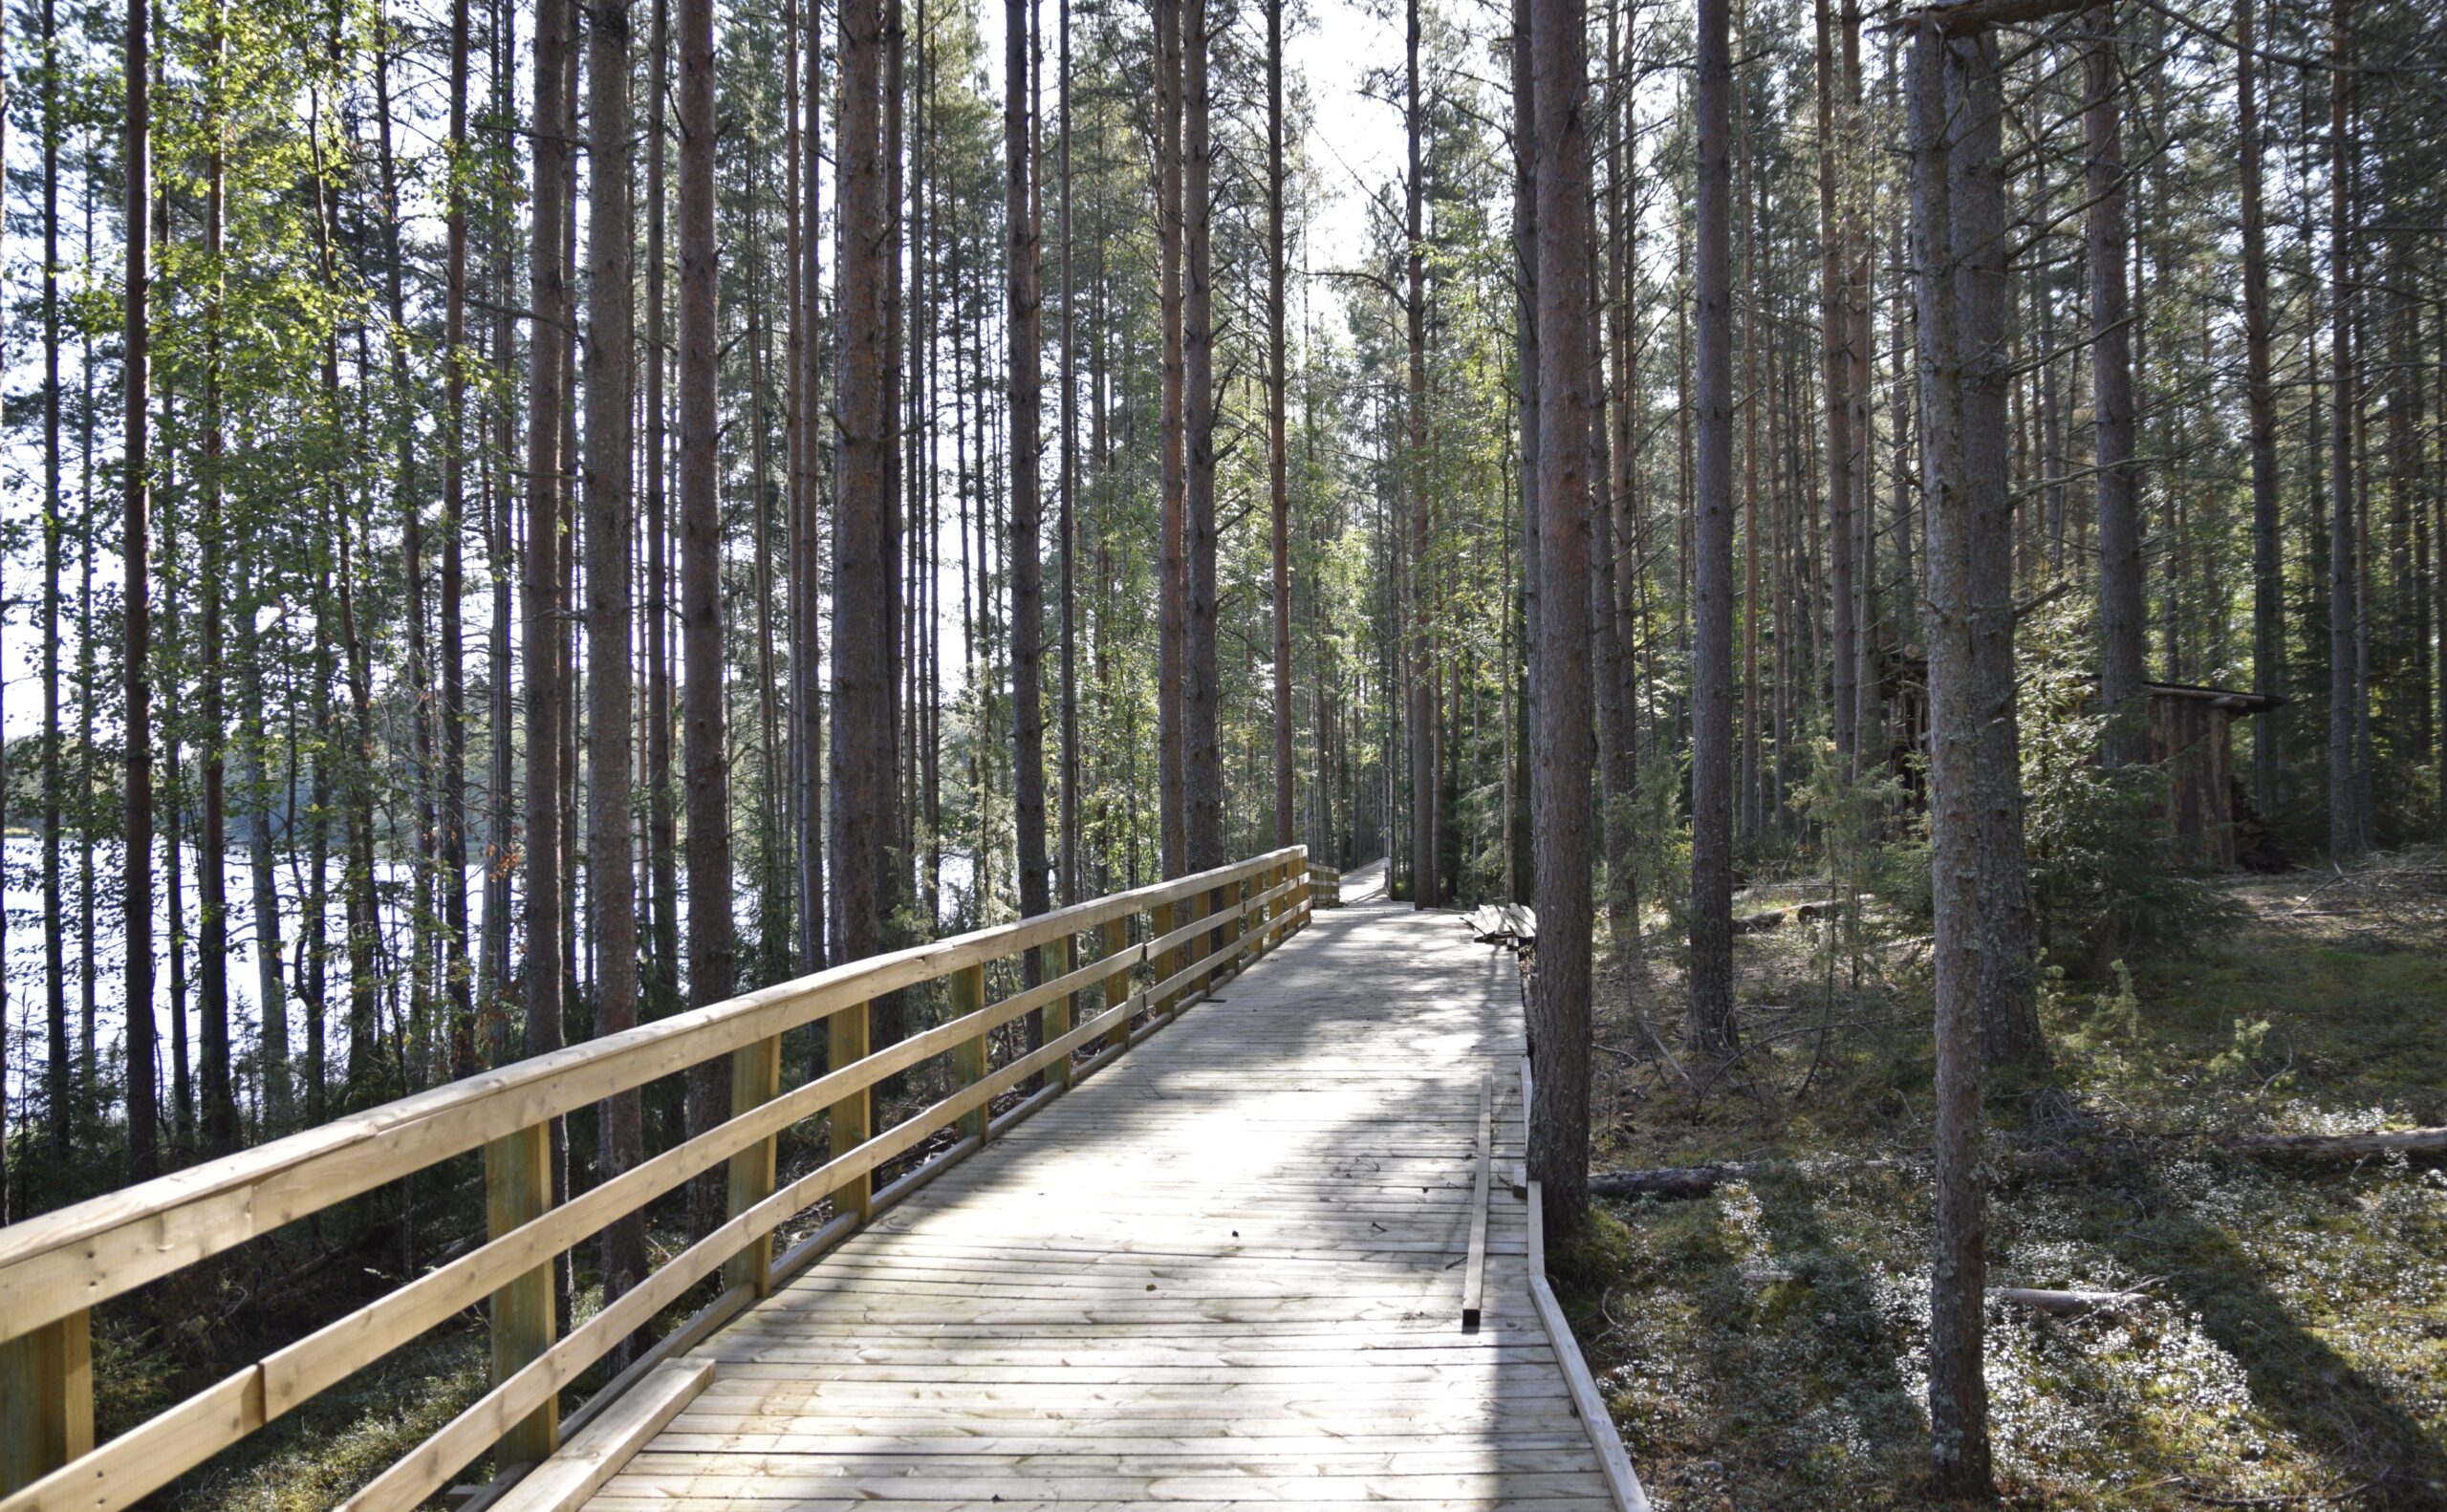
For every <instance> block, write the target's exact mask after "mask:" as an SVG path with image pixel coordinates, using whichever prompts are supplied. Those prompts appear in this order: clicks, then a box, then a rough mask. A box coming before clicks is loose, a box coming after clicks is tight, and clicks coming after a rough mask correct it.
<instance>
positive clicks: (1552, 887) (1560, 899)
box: [1516, 0, 1597, 1237]
mask: <svg viewBox="0 0 2447 1512" xmlns="http://www.w3.org/2000/svg"><path fill="white" fill-rule="evenodd" d="M1530 27H1531V32H1530V57H1531V76H1532V79H1533V90H1534V96H1535V103H1536V115H1535V118H1534V122H1533V123H1532V124H1531V128H1530V129H1531V131H1532V134H1533V137H1534V140H1535V141H1536V144H1537V145H1536V149H1535V150H1536V159H1537V174H1538V236H1537V246H1538V351H1539V358H1540V368H1539V375H1538V392H1539V437H1538V507H1539V510H1540V514H1541V519H1540V521H1539V553H1540V554H1539V573H1540V578H1541V582H1540V589H1541V592H1540V605H1539V613H1540V621H1539V627H1538V630H1539V637H1538V643H1537V646H1536V649H1535V653H1534V654H1535V656H1536V659H1537V663H1538V704H1537V708H1536V712H1535V714H1534V716H1533V718H1534V724H1533V738H1534V741H1535V744H1536V751H1535V755H1534V758H1533V760H1532V764H1531V767H1530V773H1531V781H1532V785H1533V791H1532V796H1531V799H1530V805H1531V809H1532V810H1533V812H1534V813H1535V814H1536V816H1537V824H1538V834H1539V845H1538V859H1537V879H1536V884H1535V892H1536V898H1537V903H1536V907H1537V910H1538V918H1539V923H1540V933H1541V934H1542V935H1543V936H1544V937H1545V940H1546V941H1547V948H1545V949H1543V950H1542V951H1541V952H1540V954H1539V958H1538V972H1537V975H1536V977H1535V978H1534V979H1533V980H1532V984H1531V988H1530V995H1529V1056H1530V1069H1531V1074H1532V1086H1533V1089H1534V1091H1535V1101H1534V1103H1533V1105H1532V1107H1531V1110H1530V1132H1529V1167H1528V1169H1529V1176H1530V1178H1531V1179H1533V1180H1536V1181H1539V1182H1541V1183H1543V1184H1544V1187H1545V1195H1546V1208H1545V1217H1546V1222H1547V1230H1548V1234H1549V1235H1550V1236H1558V1237H1559V1236H1562V1235H1566V1234H1570V1233H1571V1232H1573V1231H1575V1230H1577V1229H1578V1228H1579V1227H1580V1225H1581V1223H1582V1221H1583V1220H1584V1219H1585V1217H1586V1215H1587V1213H1588V1208H1589V1059H1590V1003H1589V991H1590V981H1589V968H1590V959H1589V958H1590V927H1591V922H1592V900H1591V896H1590V867H1591V859H1592V858H1591V855H1590V849H1591V845H1590V842H1591V834H1590V820H1591V816H1590V811H1589V810H1590V757H1591V754H1592V744H1593V743H1592V730H1591V727H1590V725H1591V720H1590V665H1589V653H1590V617H1589V616H1590V609H1591V605H1590V565H1589V552H1590V541H1589V512H1590V496H1591V492H1592V482H1593V480H1592V478H1591V476H1590V472H1589V464H1590V459H1591V456H1592V451H1591V447H1590V441H1589V438H1590V427H1591V426H1592V424H1593V423H1594V422H1595V420H1596V416H1597V405H1596V402H1595V387H1596V382H1597V375H1596V374H1595V373H1594V372H1592V371H1591V364H1590V361H1589V356H1590V354H1591V352H1592V350H1593V343H1592V342H1590V341H1589V340H1588V339H1587V338H1586V333H1588V332H1589V331H1590V330H1592V328H1593V325H1594V322H1595V320H1596V318H1597V311H1596V306H1595V302H1594V300H1593V299H1592V290H1591V288H1590V255H1589V254H1590V247H1591V244H1592V239H1593V237H1594V235H1595V227H1593V225H1592V214H1591V205H1590V137H1589V125H1588V119H1587V114H1586V112H1587V107H1588V79H1587V75H1586V64H1585V62H1584V59H1583V55H1582V28H1583V15H1582V10H1581V5H1580V0H1530ZM1516 129H1519V127H1518V126H1516Z"/></svg>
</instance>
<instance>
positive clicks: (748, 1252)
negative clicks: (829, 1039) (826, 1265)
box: [723, 1034, 782, 1297]
mask: <svg viewBox="0 0 2447 1512" xmlns="http://www.w3.org/2000/svg"><path fill="white" fill-rule="evenodd" d="M781 1093H782V1037H781V1036H780V1035H778V1034H775V1035H770V1036H769V1037H767V1038H765V1039H761V1040H758V1041H757V1042H756V1043H755V1044H753V1045H743V1046H741V1047H740V1048H738V1049H735V1050H733V1051H731V1053H730V1111H731V1114H732V1116H734V1117H736V1116H738V1115H739V1114H740V1113H743V1112H747V1110H749V1109H750V1108H755V1107H759V1106H761V1105H763V1104H765V1103H769V1102H771V1101H772V1100H773V1099H774V1098H776V1097H778V1096H780V1095H781ZM780 1151H781V1134H780V1133H779V1132H778V1131H776V1132H775V1133H773V1134H767V1135H766V1136H765V1137H764V1138H762V1139H759V1140H757V1141H756V1142H755V1143H754V1144H752V1145H749V1146H748V1147H747V1149H745V1150H742V1151H741V1152H740V1153H739V1154H737V1155H735V1156H731V1157H730V1180H729V1183H728V1197H729V1200H728V1202H727V1203H726V1204H725V1216H726V1217H729V1218H737V1217H739V1215H741V1214H742V1213H745V1212H747V1211H748V1210H749V1209H750V1208H752V1207H754V1206H755V1205H756V1204H757V1203H759V1202H762V1201H764V1200H765V1199H767V1198H769V1197H771V1196H772V1195H773V1174H774V1167H775V1163H776V1161H777V1160H778V1158H779V1156H780ZM772 1282H773V1236H772V1235H770V1234H760V1235H758V1236H757V1237H756V1238H754V1239H752V1240H749V1241H748V1242H747V1247H746V1248H745V1249H742V1250H741V1251H740V1252H739V1253H738V1254H736V1255H734V1256H732V1257H731V1258H730V1262H729V1263H728V1264H725V1265H724V1266H723V1286H724V1289H725V1290H727V1289H729V1288H730V1287H732V1286H746V1287H747V1288H748V1290H749V1291H750V1292H752V1293H753V1294H755V1295H756V1296H759V1297H762V1296H764V1295H766V1294H767V1293H768V1292H769V1291H770V1290H771V1289H772Z"/></svg>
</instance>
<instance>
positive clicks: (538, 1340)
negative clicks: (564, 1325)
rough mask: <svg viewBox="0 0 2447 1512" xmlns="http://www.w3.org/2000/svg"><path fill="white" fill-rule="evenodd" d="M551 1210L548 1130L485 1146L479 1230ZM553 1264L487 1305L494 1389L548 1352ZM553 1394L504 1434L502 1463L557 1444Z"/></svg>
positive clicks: (499, 1228)
mask: <svg viewBox="0 0 2447 1512" xmlns="http://www.w3.org/2000/svg"><path fill="white" fill-rule="evenodd" d="M551 1207H552V1125H551V1124H549V1123H539V1124H531V1125H529V1126H528V1127H526V1128H524V1129H521V1130H519V1131H518V1132H517V1133H516V1134H504V1135H502V1136H501V1137H500V1138H498V1139H496V1140H494V1141H492V1142H491V1143H490V1144H488V1145H487V1146H485V1232H486V1235H487V1238H490V1239H499V1238H501V1237H502V1236H503V1235H504V1234H507V1233H509V1231H510V1230H512V1229H514V1228H518V1227H520V1226H521V1225H523V1224H526V1223H530V1222H532V1221H534V1220H536V1219H539V1218H541V1217H543V1216H544V1214H545V1213H546V1211H547V1210H549V1209H550V1208H551ZM554 1330H555V1322H554V1310H553V1306H552V1261H550V1260H547V1261H545V1262H544V1264H540V1265H538V1266H536V1267H535V1268H534V1269H532V1270H531V1271H528V1272H526V1273H525V1274H523V1275H521V1276H519V1277H517V1278H516V1279H515V1280H513V1281H511V1282H510V1283H509V1285H505V1286H503V1287H502V1288H501V1289H500V1290H499V1291H496V1292H494V1293H493V1299H492V1355H493V1362H492V1363H493V1374H492V1379H493V1384H494V1385H496V1386H498V1385H500V1384H501V1383H502V1382H504V1381H506V1380H509V1378H510V1377H511V1376H512V1375H515V1374H517V1373H518V1372H519V1371H520V1370H521V1369H523V1368H524V1367H526V1366H527V1365H528V1364H529V1363H530V1362H531V1361H533V1360H535V1359H538V1358H540V1357H541V1356H542V1355H543V1353H544V1351H545V1350H549V1349H551V1348H552V1336H553V1333H554ZM560 1436H561V1406H560V1400H559V1397H558V1395H557V1394H555V1395H553V1396H551V1397H547V1398H546V1399H545V1402H544V1404H543V1405H542V1406H541V1407H538V1408H536V1409H535V1411H534V1412H533V1413H531V1414H530V1415H528V1417H527V1419H526V1420H525V1421H524V1422H521V1423H520V1424H518V1426H516V1427H515V1428H512V1429H511V1430H510V1431H509V1433H507V1434H504V1435H503V1436H502V1439H501V1444H500V1447H499V1449H498V1450H497V1451H496V1454H497V1457H498V1458H500V1459H501V1460H502V1461H503V1462H504V1463H505V1464H518V1463H525V1464H541V1463H543V1462H544V1460H545V1459H546V1458H549V1457H550V1456H551V1455H552V1451H553V1450H554V1449H556V1448H558V1447H559V1446H560Z"/></svg>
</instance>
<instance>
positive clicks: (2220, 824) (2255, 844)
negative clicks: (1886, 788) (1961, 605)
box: [1879, 651, 2292, 872]
mask: <svg viewBox="0 0 2447 1512" xmlns="http://www.w3.org/2000/svg"><path fill="white" fill-rule="evenodd" d="M1928 686H1929V664H1928V662H1927V660H1926V659H1923V658H1922V657H1920V656H1919V655H1918V653H1917V652H1916V651H1907V652H1905V653H1904V654H1902V655H1900V656H1896V657H1892V658H1890V659H1888V661H1887V664H1886V675H1885V677H1884V679H1883V680H1882V681H1881V683H1880V687H1879V695H1880V697H1881V698H1882V699H1883V700H1884V702H1885V707H1886V709H1887V711H1888V725H1887V728H1888V731H1889V736H1888V740H1889V745H1888V749H1887V768H1888V770H1889V771H1891V772H1893V773H1894V774H1895V778H1896V779H1897V780H1898V781H1899V782H1900V783H1901V784H1902V786H1903V790H1904V793H1905V795H1906V799H1907V801H1908V802H1910V803H1911V804H1912V805H1913V806H1914V807H1918V806H1919V805H1922V804H1925V803H1926V802H1927V801H1928V792H1927V789H1926V788H1925V787H1924V786H1923V773H1922V771H1921V769H1920V764H1919V763H1918V762H1916V761H1915V760H1914V757H1915V756H1916V755H1917V754H1918V753H1919V752H1922V751H1925V750H1926V749H1927V748H1928V743H1929V712H1928V710H1929V699H1928ZM2146 686H2147V688H2148V689H2149V694H2150V708H2149V721H2150V760H2151V761H2153V762H2155V764H2157V765H2158V766H2159V767H2164V768H2165V769H2166V772H2167V826H2168V831H2169V840H2170V842H2171V846H2172V850H2173V853H2174V854H2173V859H2174V860H2175V862H2176V865H2178V866H2184V867H2198V868H2200V869H2203V870H2211V871H2225V870H2230V869H2232V868H2234V867H2238V866H2240V867H2243V868H2245V869H2247V870H2250V871H2254V872H2282V871H2284V870H2285V869H2286V867H2287V866H2289V865H2291V864H2292V863H2290V862H2289V861H2288V860H2287V859H2286V856H2285V852H2284V851H2283V850H2281V849H2279V847H2278V844H2277V842H2276V840H2275V839H2273V838H2272V837H2271V836H2270V835H2269V832H2268V828H2267V826H2266V825H2265V824H2264V823H2263V822H2262V819H2261V816H2260V813H2259V811H2258V810H2255V809H2254V808H2253V807H2252V802H2251V797H2250V794H2248V793H2247V792H2246V791H2245V790H2244V788H2243V784H2242V781H2241V779H2240V778H2238V777H2237V776H2236V775H2235V759H2234V722H2235V720H2236V719H2237V718H2238V717H2240V716H2242V715H2248V714H2263V713H2266V712H2268V711H2269V710H2272V709H2277V708H2283V707H2284V706H2285V702H2286V700H2285V696H2284V695H2283V694H2276V693H2254V692H2251V691H2249V690H2248V689H2244V688H2215V687H2204V686H2201V685H2199V684H2197V683H2191V682H2152V683H2148V684H2146Z"/></svg>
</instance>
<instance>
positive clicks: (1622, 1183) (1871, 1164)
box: [1589, 1160, 1908, 1202]
mask: <svg viewBox="0 0 2447 1512" xmlns="http://www.w3.org/2000/svg"><path fill="white" fill-rule="evenodd" d="M1907 1164H1908V1162H1906V1161H1902V1160H1804V1161H1799V1162H1791V1163H1782V1162H1775V1161H1767V1160H1728V1161H1725V1162H1722V1163H1721V1164H1716V1165H1679V1166H1660V1167H1658V1168H1657V1169H1655V1170H1649V1171H1598V1172H1594V1173H1592V1175H1591V1176H1590V1177H1589V1195H1590V1196H1592V1197H1618V1198H1621V1197H1653V1198H1656V1199H1657V1200H1659V1201H1661V1202H1672V1201H1687V1200H1689V1199H1693V1198H1701V1197H1706V1196H1708V1195H1709V1194H1710V1193H1712V1192H1714V1191H1715V1190H1716V1189H1717V1188H1718V1187H1721V1186H1723V1185H1724V1184H1726V1183H1727V1182H1731V1181H1756V1180H1759V1179H1761V1178H1763V1177H1767V1176H1769V1175H1772V1174H1775V1173H1777V1172H1782V1171H1789V1172H1792V1173H1795V1174H1797V1175H1800V1176H1804V1177H1816V1176H1838V1175H1843V1174H1845V1173H1848V1172H1866V1171H1899V1170H1902V1169H1904V1168H1905V1167H1906V1165H1907Z"/></svg>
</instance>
